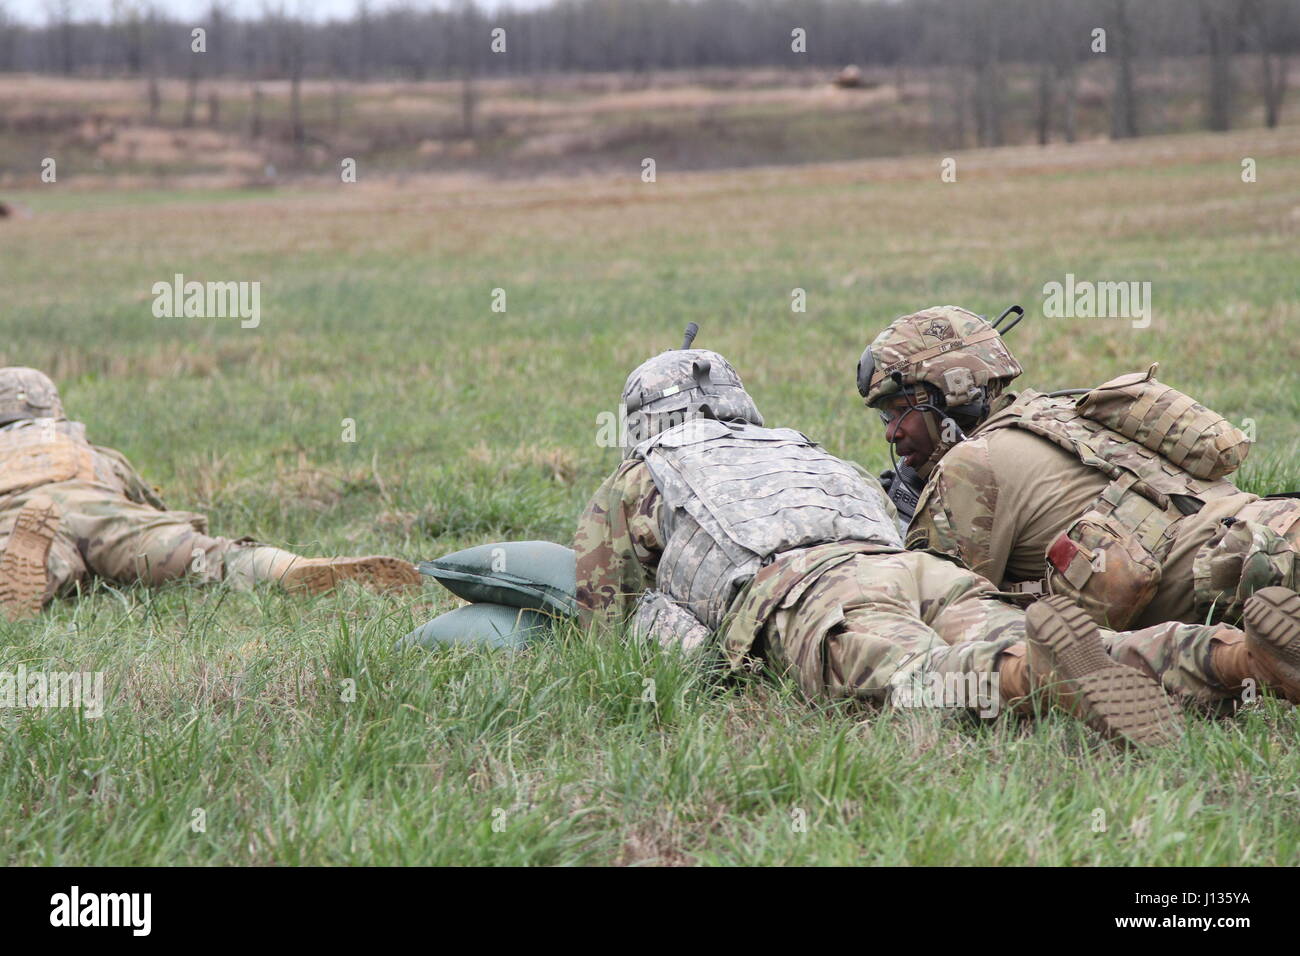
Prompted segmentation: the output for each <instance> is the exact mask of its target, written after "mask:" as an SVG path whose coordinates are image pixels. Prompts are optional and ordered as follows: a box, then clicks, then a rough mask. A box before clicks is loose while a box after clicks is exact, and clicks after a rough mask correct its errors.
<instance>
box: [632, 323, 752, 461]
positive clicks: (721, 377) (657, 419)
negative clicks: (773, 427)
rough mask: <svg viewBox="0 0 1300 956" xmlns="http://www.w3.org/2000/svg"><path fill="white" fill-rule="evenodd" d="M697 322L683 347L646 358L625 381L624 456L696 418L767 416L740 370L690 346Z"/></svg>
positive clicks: (747, 419)
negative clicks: (741, 377) (745, 382)
mask: <svg viewBox="0 0 1300 956" xmlns="http://www.w3.org/2000/svg"><path fill="white" fill-rule="evenodd" d="M698 331H699V326H697V325H696V324H695V323H694V322H692V323H691V324H690V325H688V326H687V327H686V339H685V342H684V343H683V344H682V347H681V348H679V349H669V350H668V351H666V352H662V353H660V354H659V355H656V356H655V357H654V358H652V359H650V360H648V361H646V362H642V363H641V364H640V365H638V366H637V367H636V368H635V369H634V370H633V372H632V374H631V375H629V376H628V377H627V382H626V384H624V386H623V397H622V405H623V425H624V434H625V435H626V436H627V437H626V440H625V442H624V446H623V457H625V458H626V457H628V456H629V455H631V453H632V450H633V449H634V448H635V447H636V446H637V445H639V444H640V443H641V442H643V441H646V440H647V439H649V438H653V437H654V436H655V435H658V434H659V433H660V432H664V431H667V430H668V429H669V428H672V427H674V426H675V425H680V424H681V423H682V422H685V421H689V420H691V419H693V418H714V419H717V420H719V421H735V420H742V421H746V422H749V423H750V424H753V425H762V424H763V416H762V415H760V414H759V412H758V406H757V405H755V404H754V400H753V399H752V398H751V397H750V395H749V393H748V392H746V391H745V385H744V383H743V382H742V381H741V380H740V373H739V372H737V371H736V369H735V367H733V366H732V364H731V363H730V362H728V361H727V360H726V359H725V358H723V357H722V356H721V355H719V354H718V353H717V352H711V351H709V350H708V349H695V348H691V343H692V342H693V341H694V339H695V334H696V333H697V332H698Z"/></svg>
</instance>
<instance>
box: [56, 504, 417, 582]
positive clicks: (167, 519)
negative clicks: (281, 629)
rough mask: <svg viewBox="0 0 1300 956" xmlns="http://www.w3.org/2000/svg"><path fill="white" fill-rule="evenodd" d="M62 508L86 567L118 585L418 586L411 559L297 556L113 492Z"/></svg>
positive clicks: (196, 517) (199, 518)
mask: <svg viewBox="0 0 1300 956" xmlns="http://www.w3.org/2000/svg"><path fill="white" fill-rule="evenodd" d="M65 497H66V496H65ZM64 510H65V518H64V520H65V526H66V527H67V528H68V529H69V531H70V533H71V534H72V536H73V537H74V539H75V540H76V542H77V544H78V547H79V549H80V551H81V553H82V555H83V556H84V557H85V561H86V564H87V565H88V566H89V568H90V570H91V571H92V572H94V573H95V574H98V575H101V576H102V577H105V578H108V579H110V580H112V581H117V582H120V583H133V582H137V581H138V582H142V583H145V584H150V585H155V584H160V583H162V582H163V581H170V580H174V579H177V578H181V577H189V578H191V579H193V580H196V581H198V582H200V583H211V582H215V581H220V580H223V579H225V580H228V581H230V583H232V584H233V585H235V586H236V587H251V586H252V585H253V584H255V583H257V582H259V581H270V582H273V583H277V584H280V585H281V586H283V587H285V588H286V589H288V590H292V591H307V592H311V593H319V592H322V591H327V590H330V589H331V588H333V587H335V586H336V585H337V584H338V583H339V582H340V581H344V580H357V581H360V582H361V583H364V584H368V585H371V586H374V587H377V588H379V589H383V590H387V589H391V588H404V587H415V586H418V585H419V573H418V572H417V571H416V569H415V567H414V565H412V564H411V563H410V562H407V561H402V560H400V559H397V558H390V557H383V556H378V555H374V556H368V557H358V558H303V557H299V556H298V555H295V554H293V553H292V552H289V551H285V550H283V549H281V548H273V547H269V546H265V545H257V544H254V543H252V542H250V541H248V540H238V541H233V540H231V539H229V538H222V537H214V536H212V535H209V534H207V533H206V527H207V521H206V519H205V518H204V517H203V516H202V515H197V514H191V513H189V512H183V511H158V510H156V509H154V508H150V507H148V506H145V505H137V504H135V503H133V502H130V501H127V500H125V499H122V498H120V497H118V496H115V495H107V494H99V495H92V494H90V493H85V494H82V495H81V496H79V498H78V500H76V501H68V502H67V503H66V504H65V509H64Z"/></svg>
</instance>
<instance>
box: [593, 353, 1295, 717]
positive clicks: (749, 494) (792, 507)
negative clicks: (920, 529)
mask: <svg viewBox="0 0 1300 956" xmlns="http://www.w3.org/2000/svg"><path fill="white" fill-rule="evenodd" d="M623 405H624V408H625V409H626V411H625V414H624V425H625V429H626V434H628V435H629V436H630V438H629V440H628V442H627V444H626V446H625V460H624V462H623V463H622V464H621V465H620V466H619V468H618V469H617V470H616V471H615V472H614V474H612V475H611V476H610V477H609V478H608V479H607V480H606V481H605V483H604V484H603V485H602V486H601V488H600V489H599V490H598V491H597V492H596V494H595V496H594V497H593V498H592V499H591V501H590V503H589V504H588V506H587V508H586V510H585V512H584V514H583V515H582V518H581V520H580V523H579V525H578V531H577V535H576V537H575V539H574V548H575V550H576V552H577V601H578V606H579V614H580V618H581V620H582V621H583V623H584V624H587V625H591V624H593V623H595V622H598V621H600V622H609V623H613V624H615V625H617V624H619V623H621V622H624V621H627V620H629V619H630V620H631V622H632V624H633V628H634V630H635V631H636V632H639V633H641V634H642V635H646V636H648V637H649V638H652V639H655V640H658V641H659V642H660V643H663V644H674V645H679V646H681V647H682V648H684V649H686V650H690V651H695V652H696V653H707V649H709V648H714V649H716V650H717V651H719V652H720V653H721V655H722V657H723V658H724V659H725V662H726V665H727V666H728V667H729V668H731V669H732V670H735V669H738V668H740V667H742V666H745V665H746V663H747V662H748V661H752V660H753V659H757V658H762V659H766V661H767V662H768V663H769V664H770V665H771V666H773V667H774V668H775V669H777V670H778V671H780V672H782V673H786V674H789V675H791V676H793V677H794V678H795V679H796V680H797V681H798V684H799V686H800V687H801V688H802V689H803V690H804V691H805V692H806V693H807V694H808V695H810V696H838V697H853V698H857V699H860V700H864V701H871V702H875V703H900V697H906V696H907V694H908V693H909V689H912V688H915V687H916V686H917V685H918V678H920V677H924V678H925V679H927V680H929V681H931V683H933V678H935V677H936V676H938V677H939V678H941V679H942V680H943V681H944V683H945V685H947V684H948V683H949V678H955V679H956V680H955V683H956V684H957V685H958V686H961V685H963V684H964V685H965V686H967V687H969V686H970V684H971V681H970V678H972V677H975V678H980V677H987V676H994V677H995V680H996V687H997V689H996V691H995V693H996V694H997V695H998V697H999V699H1000V701H1001V702H1004V703H1008V704H1014V702H1017V701H1021V700H1023V699H1024V697H1025V696H1026V695H1027V694H1029V693H1030V691H1031V689H1037V688H1040V687H1049V688H1051V692H1049V694H1048V695H1047V696H1048V697H1049V698H1050V699H1052V700H1055V701H1056V702H1057V703H1059V704H1061V705H1062V706H1064V707H1065V708H1066V709H1067V710H1069V711H1070V712H1071V713H1074V714H1076V715H1077V716H1079V717H1081V718H1082V719H1084V720H1085V721H1086V722H1087V723H1088V724H1089V725H1090V726H1092V727H1094V728H1095V729H1097V730H1099V731H1101V732H1102V733H1103V734H1104V735H1106V736H1108V737H1112V738H1119V739H1122V740H1126V741H1130V742H1142V743H1154V742H1164V741H1168V740H1170V739H1172V738H1174V737H1176V736H1177V735H1178V733H1179V730H1180V727H1181V724H1180V722H1179V719H1178V718H1177V716H1176V713H1175V711H1174V709H1173V708H1172V707H1171V706H1170V705H1169V703H1168V700H1167V697H1166V695H1165V694H1164V692H1163V691H1162V690H1161V688H1160V687H1159V685H1158V684H1157V683H1156V682H1155V681H1154V680H1153V679H1152V678H1150V677H1149V676H1147V675H1144V674H1142V673H1140V672H1139V671H1137V670H1135V669H1132V668H1130V667H1126V666H1124V665H1122V664H1119V663H1117V662H1115V661H1113V660H1112V659H1111V658H1109V657H1108V656H1107V655H1106V653H1105V651H1104V649H1103V638H1102V634H1101V633H1100V631H1099V629H1097V627H1096V625H1095V624H1093V623H1092V622H1091V621H1090V620H1089V619H1088V618H1087V616H1086V615H1085V614H1084V613H1083V612H1082V611H1081V610H1080V609H1079V608H1078V607H1076V606H1075V605H1074V604H1073V603H1072V602H1070V601H1068V600H1064V599H1051V600H1046V601H1040V602H1038V603H1037V604H1036V605H1035V606H1034V607H1033V608H1031V609H1030V611H1029V613H1028V614H1026V613H1025V612H1024V611H1022V610H1020V609H1019V608H1017V607H1015V606H1013V605H1011V604H1008V603H1004V602H1003V601H1000V600H998V599H997V596H996V594H995V589H994V588H993V586H992V585H991V584H990V583H989V582H988V581H986V580H984V579H983V578H981V577H979V576H978V575H976V574H974V573H972V572H970V571H967V570H965V569H963V568H962V567H960V566H959V565H958V564H956V563H954V562H952V561H951V560H949V559H946V558H943V557H938V556H935V555H931V554H926V553H921V552H908V551H906V550H904V548H903V542H902V539H901V537H900V535H899V533H898V530H897V527H896V526H895V523H894V515H893V511H892V508H891V507H890V505H889V502H888V500H887V499H886V498H885V496H884V494H883V492H882V491H881V489H880V486H879V485H878V484H877V483H876V482H875V481H874V480H873V479H871V478H870V477H867V476H864V475H863V474H862V473H861V472H860V471H859V470H857V469H856V468H855V466H851V465H850V464H849V463H847V462H843V461H841V460H839V459H837V458H834V457H832V456H831V455H829V454H828V453H827V452H826V451H824V450H823V449H822V448H821V447H820V446H818V445H817V444H816V443H814V442H813V441H811V440H810V439H808V438H807V437H806V436H804V435H802V434H801V433H799V432H797V431H793V430H791V429H768V428H764V427H762V424H763V419H762V417H761V416H760V415H759V413H758V409H757V408H756V407H755V405H754V402H753V400H752V399H751V397H750V396H749V395H748V393H746V392H745V390H744V386H743V385H742V383H741V380H740V377H739V375H737V373H736V371H735V370H734V369H733V368H732V366H731V365H730V364H729V363H728V362H727V361H726V359H724V358H723V357H722V356H721V355H718V354H717V353H715V352H710V351H707V350H703V349H690V348H683V349H679V350H675V351H669V352H666V353H663V354H662V355H660V356H657V357H656V358H653V359H651V360H649V361H648V362H646V363H644V364H643V365H641V366H640V367H639V368H637V369H636V370H635V371H634V372H633V373H632V374H631V376H630V377H629V378H628V380H627V385H626V387H625V389H624V392H623ZM1283 626H1285V627H1290V628H1292V629H1294V630H1296V631H1300V618H1294V619H1293V618H1287V619H1286V621H1285V624H1284V625H1283ZM1206 630H1207V629H1206V628H1203V627H1198V626H1196V625H1185V624H1174V625H1165V626H1162V627H1160V628H1155V629H1151V632H1150V633H1148V634H1144V635H1136V637H1137V638H1138V639H1140V640H1142V641H1146V642H1151V643H1155V642H1159V641H1163V642H1164V643H1166V644H1168V645H1169V646H1171V647H1172V648H1174V654H1175V656H1176V657H1181V654H1182V650H1181V649H1182V648H1183V647H1184V646H1195V645H1197V642H1198V641H1201V640H1203V635H1202V633H1201V632H1203V631H1206ZM1115 637H1116V638H1117V639H1118V640H1120V641H1123V640H1125V639H1129V638H1132V637H1135V636H1134V635H1117V636H1115ZM989 683H990V684H991V683H993V681H989ZM958 703H960V701H958ZM967 703H968V704H969V703H970V702H969V699H968V700H967ZM995 704H996V702H995ZM972 706H973V705H972Z"/></svg>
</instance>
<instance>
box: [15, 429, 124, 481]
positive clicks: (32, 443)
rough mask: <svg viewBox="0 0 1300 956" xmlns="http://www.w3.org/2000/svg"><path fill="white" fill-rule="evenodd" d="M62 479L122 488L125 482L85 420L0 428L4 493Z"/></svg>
mask: <svg viewBox="0 0 1300 956" xmlns="http://www.w3.org/2000/svg"><path fill="white" fill-rule="evenodd" d="M61 481H94V482H98V483H100V484H104V485H108V486H109V487H111V488H113V489H114V490H117V491H121V490H122V483H121V481H120V480H119V479H118V477H117V476H116V475H115V474H114V473H113V469H112V468H111V466H110V465H109V463H108V462H107V461H105V460H104V459H103V458H102V456H100V455H97V454H95V449H94V446H92V445H91V444H90V442H88V441H86V426H85V425H83V424H81V422H70V421H56V420H54V419H52V418H35V419H24V420H23V421H17V422H13V423H12V424H9V425H6V426H4V427H3V428H0V495H9V494H14V493H16V492H20V491H26V490H28V489H31V488H37V487H40V486H41V485H49V484H54V483H56V482H61Z"/></svg>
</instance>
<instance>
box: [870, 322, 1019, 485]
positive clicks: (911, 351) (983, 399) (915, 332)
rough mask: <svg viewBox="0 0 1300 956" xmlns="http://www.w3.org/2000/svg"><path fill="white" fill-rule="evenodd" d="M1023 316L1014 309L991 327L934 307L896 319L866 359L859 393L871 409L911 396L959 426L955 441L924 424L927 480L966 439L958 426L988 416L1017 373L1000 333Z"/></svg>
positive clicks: (921, 407)
mask: <svg viewBox="0 0 1300 956" xmlns="http://www.w3.org/2000/svg"><path fill="white" fill-rule="evenodd" d="M1012 312H1016V313H1018V315H1017V317H1016V319H1014V320H1013V321H1012V322H1011V323H1010V324H1009V325H1007V327H1006V328H1004V329H1001V330H999V328H998V326H999V325H1000V324H1001V322H1002V320H1003V319H1005V318H1006V317H1007V316H1008V315H1009V314H1011V313H1012ZM1023 315H1024V310H1023V309H1021V308H1020V307H1019V306H1012V307H1011V308H1010V309H1008V310H1007V311H1006V312H1003V313H1002V315H1001V316H1000V317H999V318H998V320H997V322H995V323H992V324H990V323H989V322H986V321H985V320H984V319H983V318H982V317H980V316H978V315H976V314H975V313H973V312H969V311H967V310H966V309H962V308H959V307H957V306H955V305H941V306H933V307H931V308H928V309H922V310H921V311H920V312H914V313H912V314H911V315H904V316H901V317H899V318H897V319H895V320H894V321H893V322H891V323H890V324H889V327H888V328H886V329H885V330H884V331H883V332H881V333H880V334H879V335H877V336H876V338H875V339H874V340H873V341H872V343H871V344H870V345H868V346H867V348H866V350H865V351H864V352H863V353H862V358H861V359H860V360H859V361H858V393H859V394H860V395H861V396H862V398H863V400H864V401H865V402H866V404H867V407H868V408H874V407H875V406H876V405H877V404H878V403H879V402H880V401H882V400H883V399H886V398H888V397H890V396H891V395H898V394H903V395H911V396H914V397H915V398H916V399H917V408H918V410H919V411H935V412H937V413H939V415H940V417H942V418H944V419H948V420H951V421H953V422H955V423H956V424H957V426H958V428H957V429H956V431H957V438H955V439H953V438H951V437H949V436H941V435H940V434H939V429H938V428H937V427H936V426H935V424H934V423H933V421H932V420H931V419H930V418H928V417H927V418H926V422H927V424H928V427H929V428H930V432H931V438H932V439H934V441H935V452H934V455H932V456H931V458H930V460H929V461H928V462H926V464H925V465H924V466H922V468H921V469H918V471H920V472H921V474H922V476H924V475H925V474H927V473H928V472H929V471H930V470H932V469H933V466H934V463H935V462H937V461H938V460H939V458H941V457H942V456H943V455H944V453H946V452H947V450H948V449H949V448H951V447H952V446H953V445H954V444H955V443H956V441H959V440H960V439H961V437H964V436H962V435H961V434H960V429H961V428H967V429H969V428H971V427H973V426H974V425H976V424H978V423H979V422H980V421H982V420H983V419H984V418H985V417H986V416H987V415H988V412H989V404H990V402H991V401H992V400H993V399H994V398H996V397H997V396H998V395H999V394H1000V393H1001V392H1002V389H1003V388H1005V387H1006V385H1007V383H1008V382H1010V381H1011V380H1012V379H1014V378H1015V377H1016V376H1017V375H1019V374H1020V372H1021V368H1020V363H1019V362H1017V361H1016V359H1015V356H1013V355H1012V354H1011V351H1010V349H1008V348H1007V346H1006V343H1005V342H1004V341H1003V340H1002V333H1003V332H1007V331H1009V330H1010V329H1011V328H1012V327H1014V326H1015V325H1016V323H1017V322H1019V321H1020V318H1021V317H1023Z"/></svg>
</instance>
